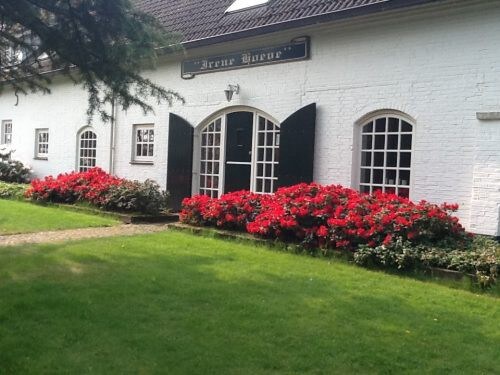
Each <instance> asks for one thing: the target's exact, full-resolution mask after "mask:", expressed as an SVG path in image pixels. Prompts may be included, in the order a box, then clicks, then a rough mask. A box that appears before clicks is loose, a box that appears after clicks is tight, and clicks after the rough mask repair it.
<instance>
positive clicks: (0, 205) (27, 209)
mask: <svg viewBox="0 0 500 375" xmlns="http://www.w3.org/2000/svg"><path fill="white" fill-rule="evenodd" d="M117 223H118V222H117V221H116V220H115V219H110V218H107V217H101V216H96V215H90V214H85V213H80V212H72V211H68V210H65V209H63V208H57V207H44V206H39V205H35V204H31V203H27V202H19V201H10V200H2V199H0V235H5V234H16V233H30V232H41V231H46V230H60V229H73V228H85V227H102V226H110V225H115V224H117Z"/></svg>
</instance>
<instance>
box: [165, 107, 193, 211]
mask: <svg viewBox="0 0 500 375" xmlns="http://www.w3.org/2000/svg"><path fill="white" fill-rule="evenodd" d="M193 131H194V129H193V127H192V126H191V124H189V122H187V121H186V120H184V119H183V118H182V117H179V116H177V115H175V114H173V113H171V114H170V119H169V128H168V169H167V190H168V191H169V193H170V200H169V202H170V208H171V209H172V210H174V211H178V210H179V209H180V208H181V203H182V200H183V199H184V198H186V197H190V196H191V182H192V175H193Z"/></svg>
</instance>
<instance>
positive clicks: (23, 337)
mask: <svg viewBox="0 0 500 375" xmlns="http://www.w3.org/2000/svg"><path fill="white" fill-rule="evenodd" d="M156 238H159V239H160V240H159V241H156V242H151V241H147V240H146V237H144V246H143V248H142V249H141V248H140V246H138V244H140V243H141V238H140V237H137V238H135V239H123V240H120V241H116V240H114V241H113V240H107V241H86V242H81V243H76V244H73V245H65V246H61V245H50V246H41V247H31V248H30V247H28V248H25V249H24V252H25V254H24V255H19V253H17V255H16V254H15V249H12V250H9V251H11V254H10V255H7V256H6V257H5V256H3V257H2V258H3V259H10V258H11V256H12V257H15V256H18V257H19V258H17V259H16V261H17V262H16V261H10V262H9V261H8V262H6V263H4V265H5V267H7V268H16V267H15V265H17V267H18V268H16V272H15V274H16V275H18V277H17V278H12V277H11V278H9V277H8V274H5V273H4V272H2V274H3V275H4V276H3V277H0V280H3V281H2V282H1V284H0V302H1V304H0V306H1V307H0V368H3V369H5V370H6V372H23V373H26V372H32V373H40V372H78V373H82V372H83V373H85V372H99V373H114V372H128V371H131V372H143V373H157V372H159V373H165V372H168V373H217V374H219V373H228V374H229V373H230V374H235V373H248V374H255V373H332V372H335V373H352V372H361V373H400V372H422V371H423V372H433V371H434V372H444V371H455V372H461V371H465V370H467V372H471V373H474V372H475V371H477V372H483V373H493V372H494V370H495V368H494V366H495V365H496V355H495V353H496V349H495V348H496V344H497V343H498V341H497V340H498V339H499V331H498V324H497V325H495V323H499V315H498V311H496V312H495V311H494V310H493V309H494V308H495V307H497V305H495V301H494V300H488V299H487V298H479V297H475V296H473V295H471V294H467V293H463V292H460V291H456V292H454V291H450V290H447V289H446V288H440V287H435V288H429V286H425V285H421V284H420V283H418V282H416V281H403V280H400V279H397V278H394V277H391V276H387V275H381V274H376V273H372V272H369V271H365V270H362V269H357V268H353V267H348V266H345V265H335V264H334V265H328V264H326V263H323V262H319V261H315V260H314V259H302V258H297V257H293V256H287V255H284V254H274V253H272V252H268V253H265V252H264V251H263V250H259V249H256V250H255V253H254V252H251V251H248V246H244V245H239V244H230V243H229V244H228V243H223V242H221V241H216V240H208V239H200V238H196V237H195V238H194V239H193V240H192V241H189V242H187V243H185V244H183V246H179V247H176V246H172V245H171V244H162V242H161V238H162V237H156ZM167 239H168V237H167ZM214 247H215V250H214ZM36 269H38V272H35V270H36ZM75 269H77V270H79V271H78V272H75ZM5 275H7V276H5ZM23 276H24V277H23ZM402 284H404V285H402ZM469 370H470V371H469Z"/></svg>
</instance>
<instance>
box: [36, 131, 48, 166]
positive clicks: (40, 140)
mask: <svg viewBox="0 0 500 375" xmlns="http://www.w3.org/2000/svg"><path fill="white" fill-rule="evenodd" d="M48 156H49V129H36V130H35V157H36V158H40V159H46V158H47V157H48Z"/></svg>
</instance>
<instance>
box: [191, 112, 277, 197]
mask: <svg viewBox="0 0 500 375" xmlns="http://www.w3.org/2000/svg"><path fill="white" fill-rule="evenodd" d="M234 112H251V113H253V124H252V126H253V128H252V160H251V163H250V164H251V171H250V191H252V192H255V193H259V194H270V193H272V191H274V190H276V187H277V180H278V176H277V175H276V174H277V169H276V170H275V167H276V166H279V161H277V160H276V159H277V152H276V150H277V149H279V134H280V123H279V122H278V121H277V120H276V119H274V118H273V117H272V116H270V115H268V114H266V113H264V112H262V111H259V110H257V109H255V108H251V107H250V108H249V107H244V106H241V107H239V106H238V107H232V108H231V109H230V110H224V111H220V112H218V113H217V114H216V115H213V116H211V117H209V118H208V120H206V121H204V122H203V123H202V125H201V126H199V127H198V129H197V131H196V133H195V142H194V150H195V154H194V161H195V162H194V163H193V187H192V193H193V195H196V194H201V193H203V194H206V195H209V196H211V197H220V196H221V195H223V194H224V193H225V191H224V186H225V165H226V130H227V121H226V120H227V115H228V114H230V113H234ZM261 118H263V119H265V120H266V124H267V123H268V122H270V123H272V124H273V125H274V128H273V129H272V130H271V131H270V133H272V136H273V138H274V139H273V142H272V145H270V146H265V145H259V144H258V142H259V132H260V130H259V119H261ZM217 121H220V129H221V130H220V146H208V145H207V146H206V148H205V150H202V147H203V146H202V142H203V136H204V134H206V135H207V136H208V135H213V136H214V137H215V134H216V133H217V131H216V130H215V129H216V128H215V124H216V122H217ZM210 125H213V129H214V130H213V131H207V130H208V128H209V126H210ZM266 137H267V135H266ZM276 142H277V143H276ZM207 147H208V148H212V147H215V148H218V149H219V153H218V158H217V157H215V151H214V149H212V153H211V154H210V155H209V154H208V149H207ZM266 147H267V148H268V149H269V151H271V152H272V159H270V160H267V158H266V160H265V161H258V160H257V158H258V152H259V149H260V148H263V149H264V151H265V149H266ZM203 151H205V152H207V153H205V155H202V152H203ZM209 156H211V157H209ZM203 162H206V163H214V164H212V171H211V172H210V173H208V172H209V170H208V165H207V167H205V166H204V165H203V164H202V163H203ZM216 163H218V166H219V171H218V173H214V166H215V165H216ZM263 163H265V164H266V165H269V166H270V167H271V168H272V176H271V177H269V178H267V177H265V180H269V181H268V184H267V185H268V186H269V187H270V189H269V190H270V191H265V190H264V188H265V186H263V187H262V189H260V190H259V189H258V178H259V177H260V178H263V177H264V176H258V170H259V168H258V165H259V164H263ZM204 167H205V168H206V170H202V168H204ZM203 178H210V179H211V182H212V181H213V180H214V178H217V179H218V181H217V184H216V186H211V187H208V186H207V184H206V183H205V184H203ZM205 182H206V180H205ZM258 190H259V191H258Z"/></svg>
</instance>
